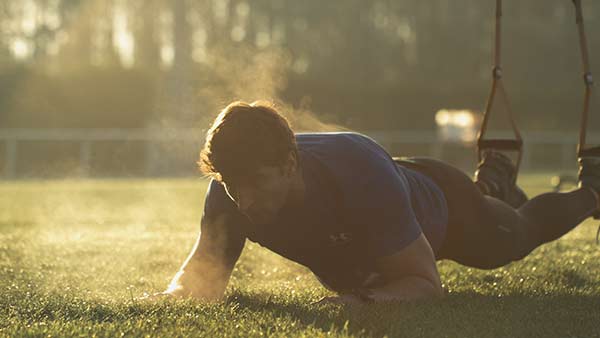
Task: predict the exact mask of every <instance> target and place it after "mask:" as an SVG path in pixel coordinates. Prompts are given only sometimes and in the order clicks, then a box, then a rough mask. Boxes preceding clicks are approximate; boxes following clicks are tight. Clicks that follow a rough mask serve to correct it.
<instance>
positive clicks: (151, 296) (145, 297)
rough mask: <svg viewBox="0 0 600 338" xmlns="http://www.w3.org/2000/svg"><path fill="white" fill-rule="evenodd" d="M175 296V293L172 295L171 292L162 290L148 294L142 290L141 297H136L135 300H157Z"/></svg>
mask: <svg viewBox="0 0 600 338" xmlns="http://www.w3.org/2000/svg"><path fill="white" fill-rule="evenodd" d="M175 298H177V297H176V296H175V295H173V294H172V293H169V292H166V291H163V292H156V293H153V294H149V293H147V292H144V294H143V295H142V296H141V297H138V298H137V300H139V301H142V302H152V303H154V302H157V301H161V300H163V299H175Z"/></svg>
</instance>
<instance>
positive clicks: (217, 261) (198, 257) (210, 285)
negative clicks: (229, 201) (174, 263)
mask: <svg viewBox="0 0 600 338" xmlns="http://www.w3.org/2000/svg"><path fill="white" fill-rule="evenodd" d="M244 243H245V237H244V236H243V235H242V234H241V233H240V232H239V230H236V228H234V227H233V226H232V224H230V223H229V224H228V219H227V217H226V216H225V215H223V216H219V217H215V218H214V219H211V220H206V219H204V218H203V220H202V225H201V231H200V234H199V235H198V240H197V241H196V243H195V244H194V247H193V248H192V251H191V252H190V254H189V256H188V257H187V258H186V260H185V261H184V263H183V265H182V266H181V268H180V269H179V272H177V274H176V275H175V276H174V277H173V279H172V280H171V283H170V285H169V287H168V289H167V290H166V291H165V292H164V293H166V294H169V295H172V296H176V297H192V298H197V299H203V300H216V299H219V298H221V297H222V296H223V294H224V292H225V288H226V287H227V283H228V282H229V277H230V276H231V272H232V271H233V267H234V266H235V263H236V262H237V260H238V258H239V256H240V254H241V252H242V249H243V248H244Z"/></svg>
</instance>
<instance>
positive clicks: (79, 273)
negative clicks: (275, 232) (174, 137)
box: [0, 175, 600, 337]
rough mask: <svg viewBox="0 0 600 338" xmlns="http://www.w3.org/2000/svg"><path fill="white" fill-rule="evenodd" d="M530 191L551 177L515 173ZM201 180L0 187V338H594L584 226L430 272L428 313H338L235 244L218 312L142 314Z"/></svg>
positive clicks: (170, 267)
mask: <svg viewBox="0 0 600 338" xmlns="http://www.w3.org/2000/svg"><path fill="white" fill-rule="evenodd" d="M521 182H522V184H523V185H524V186H525V188H526V189H527V191H528V193H529V194H537V193H540V192H543V191H546V190H548V189H549V176H545V175H544V176H542V175H526V176H525V177H524V179H523V180H522V181H521ZM205 189H206V182H205V181H202V180H192V179H189V180H183V179H181V180H93V181H87V180H82V181H77V180H67V181H27V182H4V183H0V276H1V278H0V335H6V336H20V335H40V336H46V335H52V336H91V335H96V336H106V337H114V336H119V335H121V334H123V335H125V336H144V335H152V336H169V337H170V336H183V335H186V336H206V337H215V336H241V337H245V336H280V337H288V336H325V335H331V336H335V337H344V336H378V337H381V336H384V335H388V336H390V337H396V336H406V337H465V336H470V337H508V336H520V337H530V336H543V337H547V336H554V337H592V336H600V310H599V308H598V304H600V247H598V246H596V244H595V243H594V235H595V223H594V222H593V221H588V222H586V223H585V224H583V225H582V226H580V227H579V228H577V229H576V230H575V231H573V232H571V233H570V234H568V235H567V236H566V237H565V238H563V239H561V240H559V241H556V242H554V243H551V244H548V245H546V246H543V247H542V248H539V249H537V250H536V251H534V253H533V254H532V255H531V256H530V257H528V258H527V259H525V260H524V261H522V262H518V263H514V264H511V265H509V266H507V267H505V268H501V269H496V270H492V271H481V270H476V269H469V268H465V267H461V266H459V265H457V264H455V263H452V262H442V263H440V264H439V267H440V273H441V275H442V280H443V283H444V289H445V290H446V293H447V295H448V296H447V297H446V298H445V299H444V300H442V301H439V302H433V303H432V302H424V303H419V304H402V305H394V306H392V305H376V306H369V307H368V308H365V309H362V310H357V309H343V308H338V307H335V306H319V307H317V306H312V305H311V302H313V301H316V300H318V299H319V298H320V297H322V296H324V295H328V292H327V291H326V290H325V289H323V288H322V287H321V286H320V285H319V283H318V282H317V281H316V280H315V279H314V278H313V277H312V275H311V274H310V273H309V272H308V270H307V269H305V268H303V267H301V266H299V265H297V264H295V263H292V262H289V261H286V260H284V259H282V258H280V257H278V256H276V255H275V254H273V253H271V252H268V251H267V250H265V249H263V248H261V247H260V246H258V245H254V244H251V243H250V244H249V245H247V246H246V248H245V250H244V253H243V255H242V257H241V259H240V262H239V263H238V265H237V266H236V269H235V271H234V274H233V277H232V282H231V284H230V287H229V288H228V291H227V298H226V300H225V301H223V302H220V303H216V304H196V303H193V302H189V301H187V302H186V301H183V302H181V301H180V302H172V303H168V302H167V303H158V304H144V303H140V302H139V301H136V300H135V297H138V296H140V295H142V294H143V293H144V292H156V291H161V290H163V289H164V288H165V287H166V286H167V284H168V282H169V280H170V278H171V277H172V276H173V274H174V273H175V272H176V271H177V269H178V268H179V266H180V264H181V263H182V261H183V260H184V259H185V258H186V256H187V254H188V252H189V250H190V249H191V247H192V245H193V243H194V241H195V240H196V236H197V233H198V230H199V220H200V216H201V213H202V207H203V199H204V192H205Z"/></svg>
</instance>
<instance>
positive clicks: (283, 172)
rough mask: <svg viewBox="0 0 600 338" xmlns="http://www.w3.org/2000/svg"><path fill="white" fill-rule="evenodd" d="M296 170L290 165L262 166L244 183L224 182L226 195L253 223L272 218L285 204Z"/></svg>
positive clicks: (264, 222)
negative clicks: (290, 167)
mask: <svg viewBox="0 0 600 338" xmlns="http://www.w3.org/2000/svg"><path fill="white" fill-rule="evenodd" d="M294 172H295V171H294V170H290V169H289V166H287V165H286V166H283V167H272V166H262V167H260V168H259V169H258V170H257V171H256V173H255V175H253V176H252V179H250V180H246V181H245V182H243V183H241V182H240V183H233V182H229V183H228V182H226V181H224V182H223V186H224V187H225V190H226V191H227V195H229V198H231V199H232V200H233V201H234V202H235V204H236V205H237V207H238V209H239V210H240V211H241V212H242V213H243V214H245V215H246V216H247V217H248V218H249V219H250V221H252V223H255V224H266V223H270V222H272V221H273V220H274V219H275V217H276V216H277V213H278V212H279V210H280V209H281V208H282V207H283V205H284V203H285V200H286V198H287V197H288V193H289V191H290V188H291V186H292V177H293V173H294Z"/></svg>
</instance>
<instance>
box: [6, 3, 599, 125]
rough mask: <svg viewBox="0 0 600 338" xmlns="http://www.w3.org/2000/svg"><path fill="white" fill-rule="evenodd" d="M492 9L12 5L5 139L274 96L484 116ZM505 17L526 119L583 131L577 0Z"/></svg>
mask: <svg viewBox="0 0 600 338" xmlns="http://www.w3.org/2000/svg"><path fill="white" fill-rule="evenodd" d="M494 6H495V3H494V1H492V0H488V1H477V0H431V1H419V0H402V1H400V0H373V1H364V0H346V1H317V0H305V1H283V0H252V1H246V0H127V1H125V0H21V1H3V2H1V3H0V86H1V88H0V127H44V128H47V127H51V128H52V127H77V128H89V127H125V128H127V127H145V126H155V125H165V124H166V125H174V126H201V127H204V126H205V125H206V122H207V120H208V119H210V118H212V117H213V116H214V115H215V114H216V112H217V110H218V109H219V108H220V107H222V106H223V105H224V104H226V103H227V102H228V101H230V100H232V99H245V100H254V99H259V98H265V99H273V100H276V101H278V102H285V103H287V104H288V105H287V106H286V107H287V108H288V109H297V110H310V111H312V112H314V114H315V115H316V116H318V117H319V118H320V119H322V120H324V121H326V122H331V123H336V124H340V125H344V126H347V127H350V128H356V129H368V130H376V129H427V128H433V126H434V120H433V114H434V113H435V112H436V111H437V110H438V109H441V108H468V109H474V110H477V111H481V109H482V107H483V104H484V101H485V97H486V94H487V92H488V90H489V82H490V75H491V59H492V37H493V28H494V26H493V20H494ZM504 6H505V13H504V14H505V17H504V32H503V35H504V39H505V44H504V56H505V57H504V67H505V74H506V75H505V76H506V77H505V81H506V84H507V87H508V90H509V94H510V96H511V98H512V101H513V104H514V106H515V110H516V111H517V114H518V120H519V122H520V123H522V124H523V125H524V127H525V128H528V129H558V128H572V129H575V128H577V126H578V115H577V114H578V112H579V110H580V103H579V101H580V99H581V90H582V84H581V79H580V68H581V67H580V60H579V56H578V55H579V54H578V53H579V50H578V45H577V34H576V27H575V23H574V13H573V8H572V4H571V1H567V0H553V1H548V0H529V1H504ZM584 7H585V9H586V19H587V24H588V31H589V38H590V48H591V51H592V54H593V55H600V54H599V53H600V29H598V28H599V25H600V22H599V21H600V20H599V19H598V17H597V14H596V13H600V4H598V3H597V2H593V1H584ZM596 32H598V33H596ZM592 60H594V58H592ZM574 116H575V118H574Z"/></svg>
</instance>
